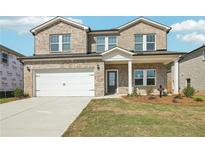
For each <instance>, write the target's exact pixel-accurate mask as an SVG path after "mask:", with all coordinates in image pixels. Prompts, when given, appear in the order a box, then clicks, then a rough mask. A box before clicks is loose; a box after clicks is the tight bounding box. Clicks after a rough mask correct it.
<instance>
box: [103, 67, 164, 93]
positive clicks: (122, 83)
mask: <svg viewBox="0 0 205 154" xmlns="http://www.w3.org/2000/svg"><path fill="white" fill-rule="evenodd" d="M108 69H117V70H118V92H119V94H127V92H128V65H127V64H106V65H105V70H108ZM135 69H156V86H152V87H153V89H158V88H159V86H160V85H162V87H163V88H165V89H166V88H167V85H166V84H167V78H166V71H167V70H166V67H165V65H163V64H133V65H132V86H133V87H135V86H134V70H135ZM105 81H106V78H105ZM105 85H106V84H105ZM136 88H137V87H136ZM138 88H142V89H143V88H145V87H138Z"/></svg>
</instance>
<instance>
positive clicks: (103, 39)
mask: <svg viewBox="0 0 205 154" xmlns="http://www.w3.org/2000/svg"><path fill="white" fill-rule="evenodd" d="M116 46H117V37H116V36H97V37H96V52H102V51H106V50H109V49H112V48H114V47H116Z"/></svg>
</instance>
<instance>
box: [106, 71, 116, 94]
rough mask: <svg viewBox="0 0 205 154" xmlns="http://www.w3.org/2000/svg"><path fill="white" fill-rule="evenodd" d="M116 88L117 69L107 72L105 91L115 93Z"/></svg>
mask: <svg viewBox="0 0 205 154" xmlns="http://www.w3.org/2000/svg"><path fill="white" fill-rule="evenodd" d="M116 90H117V71H108V72H107V93H108V94H115V93H116Z"/></svg>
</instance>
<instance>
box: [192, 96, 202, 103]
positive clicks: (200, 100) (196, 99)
mask: <svg viewBox="0 0 205 154" xmlns="http://www.w3.org/2000/svg"><path fill="white" fill-rule="evenodd" d="M194 100H195V101H197V102H203V99H202V98H200V97H196V98H194Z"/></svg>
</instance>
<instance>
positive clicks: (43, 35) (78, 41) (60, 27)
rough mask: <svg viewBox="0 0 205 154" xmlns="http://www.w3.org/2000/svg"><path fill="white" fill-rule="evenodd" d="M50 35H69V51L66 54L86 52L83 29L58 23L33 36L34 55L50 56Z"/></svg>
mask: <svg viewBox="0 0 205 154" xmlns="http://www.w3.org/2000/svg"><path fill="white" fill-rule="evenodd" d="M50 34H71V51H69V52H67V53H86V52H87V32H86V31H85V30H83V29H80V28H77V27H75V26H72V25H68V24H66V23H63V22H60V23H56V24H54V25H52V26H50V27H49V28H46V29H44V30H42V31H40V32H39V33H37V34H36V35H35V54H36V55H39V54H50V49H49V35H50Z"/></svg>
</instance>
